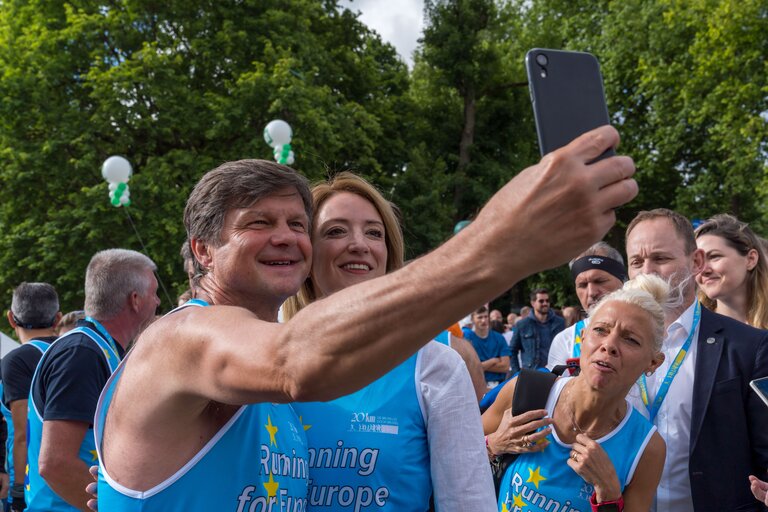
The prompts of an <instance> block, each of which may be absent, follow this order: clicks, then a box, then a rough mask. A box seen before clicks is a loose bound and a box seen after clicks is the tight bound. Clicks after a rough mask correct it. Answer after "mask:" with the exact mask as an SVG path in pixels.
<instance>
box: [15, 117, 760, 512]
mask: <svg viewBox="0 0 768 512" xmlns="http://www.w3.org/2000/svg"><path fill="white" fill-rule="evenodd" d="M602 137H604V138H605V140H604V141H603V142H602V143H603V144H608V145H610V144H609V143H610V141H611V140H612V139H611V137H612V135H611V134H610V133H609V132H606V133H604V134H602ZM578 142H579V140H577V141H576V142H575V143H574V144H572V145H571V146H568V148H566V149H565V150H563V153H562V155H563V159H562V161H557V162H556V164H555V165H554V168H555V170H554V171H550V172H558V170H559V166H570V167H574V166H575V168H578V169H579V170H580V171H582V172H583V173H587V172H592V171H595V169H594V168H593V169H590V167H594V166H588V165H586V164H585V162H586V161H590V160H591V158H593V157H589V154H590V151H595V150H596V149H599V148H596V147H593V146H594V144H592V146H590V145H589V144H586V143H583V142H582V143H581V145H580V144H579V143H578ZM597 154H599V153H597ZM597 154H595V155H594V156H597ZM620 158H621V157H616V158H614V159H607V160H606V161H605V163H601V164H595V165H603V166H615V168H616V169H619V168H621V167H622V166H626V165H628V164H627V163H626V162H625V161H623V160H619V159H620ZM536 170H537V171H538V172H543V171H542V169H541V168H537V169H536ZM625 172H628V173H630V175H631V172H630V171H628V170H627V171H625ZM566 176H568V175H567V173H564V172H563V173H561V174H560V175H559V177H558V179H565V177H566ZM587 178H589V179H587ZM577 179H582V180H585V181H586V182H591V181H595V182H596V183H600V186H596V187H595V190H594V191H593V193H592V194H591V195H590V197H592V196H594V197H595V198H596V199H594V200H595V201H598V200H599V198H600V197H602V196H601V195H600V194H599V193H598V190H600V191H605V190H606V189H610V188H611V187H610V186H606V185H605V184H603V183H602V182H601V180H605V179H606V178H605V174H602V175H601V174H600V173H599V172H595V174H594V175H593V174H584V175H583V176H581V177H580V178H579V177H569V178H568V180H571V181H569V182H568V183H563V184H560V185H558V186H560V187H564V188H563V190H567V189H568V186H575V184H576V180H577ZM627 179H628V176H626V177H624V178H621V179H620V180H619V181H625V180H627ZM530 180H531V178H530V174H525V173H522V174H521V176H520V177H518V178H516V180H515V181H516V185H517V187H507V188H505V189H502V191H501V192H500V193H499V194H500V195H499V198H498V199H493V200H491V202H490V203H489V205H488V206H486V209H484V210H483V212H485V213H482V212H481V215H480V216H479V217H478V219H477V220H476V221H475V222H473V224H472V225H471V226H470V227H468V228H467V229H466V230H465V232H463V233H461V234H459V235H457V237H455V239H454V240H452V241H449V242H448V243H447V244H446V246H445V247H446V248H445V249H442V248H441V249H438V250H436V251H435V252H434V253H432V254H430V255H427V256H425V257H423V258H421V259H419V260H416V261H415V262H412V263H410V264H409V265H407V266H406V265H404V261H403V254H404V247H403V238H402V228H401V226H400V223H399V219H398V216H397V215H396V213H395V208H394V206H393V205H392V204H390V203H389V202H388V201H387V200H386V199H385V198H384V197H383V196H382V195H381V194H380V193H379V192H378V191H377V190H376V189H375V188H374V187H373V186H371V185H370V184H369V183H367V182H366V181H365V180H363V179H362V178H360V177H358V176H355V175H353V174H350V173H341V174H339V175H338V176H336V177H334V178H332V179H330V180H328V181H327V182H323V183H320V184H317V185H316V186H315V187H313V188H312V189H310V188H309V187H308V185H307V184H306V181H305V180H304V179H303V178H302V177H301V176H300V175H299V174H298V173H295V172H294V171H292V170H290V169H288V168H286V167H283V166H280V165H277V164H273V163H270V162H264V161H252V160H246V161H239V162H230V163H227V164H224V165H222V166H220V167H219V168H217V169H214V170H213V171H211V172H209V173H208V174H206V175H205V176H204V177H203V179H202V180H201V181H200V183H198V185H197V186H196V187H195V189H194V191H193V192H192V194H191V196H190V199H189V201H188V203H187V208H186V209H185V213H184V224H185V227H186V229H187V239H186V241H185V242H184V245H183V248H182V257H183V258H184V260H185V268H186V269H187V271H188V277H189V282H190V290H189V291H188V292H185V294H184V295H183V297H182V298H181V300H180V307H179V308H178V309H177V310H174V311H173V312H172V313H171V314H169V315H166V316H165V317H163V318H161V319H156V318H155V313H156V309H157V307H158V305H159V300H158V298H157V287H158V282H157V279H156V278H155V275H154V272H155V271H156V266H155V264H154V262H153V261H152V260H151V259H150V258H149V257H147V256H146V255H143V254H141V253H138V252H135V251H130V250H125V249H107V250H104V251H100V252H98V253H97V254H95V255H94V256H93V258H92V260H91V262H90V264H89V266H88V268H87V270H86V273H85V297H86V300H85V304H84V307H83V311H75V312H71V313H68V314H67V315H64V316H62V314H61V312H60V311H59V304H58V297H57V295H56V291H55V290H54V288H53V287H52V286H51V285H50V284H47V283H36V282H29V283H21V284H20V285H19V286H18V287H17V288H16V290H15V291H14V295H13V300H12V306H11V310H10V311H9V312H8V321H9V323H10V325H11V327H12V328H13V329H14V331H15V333H16V336H17V337H18V339H19V341H21V342H22V346H21V347H19V348H18V349H16V350H14V351H13V352H12V353H11V354H9V355H8V356H6V357H5V358H3V361H2V364H1V365H0V369H2V383H3V386H4V389H3V390H2V405H3V413H4V417H5V420H4V423H5V424H6V425H7V434H6V435H7V441H8V442H7V444H4V446H6V457H5V460H6V465H5V472H4V473H2V475H3V476H2V478H3V480H2V481H0V483H1V484H2V488H0V492H2V495H3V496H5V497H6V502H7V504H6V507H8V508H10V509H12V510H31V511H36V510H85V508H86V506H88V505H90V506H93V505H94V499H93V498H94V496H96V495H98V500H99V501H98V504H99V506H100V508H101V510H120V511H122V510H126V511H128V510H182V509H184V510H229V509H231V510H237V511H238V512H240V511H245V510H270V509H271V508H270V507H272V506H273V505H274V504H276V503H279V504H280V507H281V508H280V509H281V510H283V509H287V510H308V509H310V510H311V509H327V510H348V509H354V510H356V511H357V510H372V509H377V510H414V511H416V510H418V511H426V510H430V509H434V510H438V511H441V510H457V511H459V510H473V511H474V510H499V511H507V512H508V511H513V510H515V511H521V510H525V511H528V510H566V509H568V510H588V508H587V507H591V508H592V510H624V509H625V507H626V510H647V509H652V510H657V511H670V512H672V511H674V512H685V511H694V510H696V511H701V510H703V511H706V510H737V509H738V510H765V505H768V498H767V497H766V492H767V491H768V484H766V483H765V481H766V479H767V478H766V469H767V468H768V429H766V428H765V427H766V425H768V408H766V407H765V406H764V405H763V404H762V402H761V401H760V399H759V398H758V397H757V396H756V395H755V394H754V392H753V391H752V390H751V389H750V388H749V383H750V382H751V381H752V380H754V379H756V378H761V377H766V376H768V332H766V331H765V329H766V328H768V264H767V262H768V257H767V256H766V247H765V241H764V240H762V239H760V238H759V237H758V236H757V235H756V234H755V233H753V232H752V230H751V229H750V228H749V226H747V225H746V224H744V223H743V222H740V221H739V220H738V219H736V218H734V217H732V216H730V215H725V214H723V215H718V216H715V217H713V218H711V219H709V220H707V221H706V222H704V223H703V224H702V225H700V226H699V227H698V228H697V229H696V230H695V231H694V229H693V227H692V226H691V223H690V222H689V221H688V219H686V218H684V217H682V216H681V215H679V214H677V213H676V212H673V211H670V210H667V209H657V210H652V211H646V212H640V213H639V214H638V215H637V217H636V218H635V219H634V220H633V221H632V222H631V223H630V224H629V226H628V228H627V231H626V240H625V242H626V247H625V248H624V249H625V251H624V253H625V254H626V262H625V259H624V256H622V253H621V251H619V250H617V249H616V248H613V247H611V246H610V245H608V244H606V243H604V242H598V243H594V244H593V245H591V246H590V247H588V248H587V249H584V247H585V246H587V245H588V243H589V242H594V239H595V238H596V237H595V236H594V235H595V233H596V232H597V231H600V232H599V234H600V236H602V235H604V234H605V231H606V230H607V227H608V226H609V223H607V222H606V223H605V227H604V229H603V228H601V229H600V230H597V231H596V230H594V229H591V230H586V231H585V232H584V233H581V232H578V230H573V229H572V228H570V227H561V228H553V229H559V230H560V231H559V233H553V234H550V233H547V234H546V236H544V235H542V238H540V239H539V242H538V243H539V244H540V245H539V246H537V251H538V252H537V256H536V257H531V258H528V259H525V257H524V256H521V255H520V253H519V251H518V250H517V249H515V248H508V247H507V248H502V247H499V244H498V242H497V240H498V239H499V235H500V234H501V233H506V230H507V229H508V225H506V224H505V223H504V222H505V221H506V220H509V219H511V218H513V217H514V215H515V214H518V215H519V214H521V211H506V210H509V207H508V205H509V204H511V201H512V199H513V198H516V199H519V197H518V195H516V194H520V192H519V190H524V189H525V186H527V184H529V181H530ZM555 181H556V180H555ZM582 185H583V184H582ZM603 193H607V192H603ZM625 193H628V192H625ZM630 195H631V194H630ZM526 199H527V200H529V201H533V203H532V204H533V206H531V204H528V203H525V202H524V201H521V205H524V206H519V208H521V209H523V208H524V207H525V208H528V209H529V210H530V211H529V212H528V214H530V215H531V218H534V217H536V218H537V219H538V218H539V217H541V218H540V219H539V220H537V222H539V223H540V225H539V226H538V227H540V228H541V227H543V226H552V224H551V222H550V220H551V219H549V218H545V215H544V212H548V213H547V214H548V215H553V216H555V217H554V218H557V215H558V212H556V211H552V210H553V207H552V204H550V203H548V202H546V200H544V199H541V198H539V199H538V200H539V201H540V203H537V202H536V201H535V200H533V199H530V198H526ZM622 200H627V198H624V199H622ZM608 201H609V204H611V205H612V206H616V204H613V203H616V201H618V199H615V198H612V199H610V200H608ZM513 210H514V208H513ZM609 210H610V208H605V207H604V205H598V206H597V207H595V208H594V209H593V210H584V211H583V212H582V215H583V216H584V218H585V219H586V218H587V217H590V216H594V217H595V218H601V217H600V216H602V215H605V212H606V211H609ZM502 212H503V213H502ZM534 214H537V215H534ZM502 217H504V218H502ZM612 220H613V218H612V217H610V221H611V223H612ZM585 223H586V224H589V223H588V222H585ZM595 225H596V223H595ZM535 227H536V226H526V227H521V228H520V229H521V230H523V231H522V232H523V233H528V234H530V231H526V230H527V229H531V230H533V229H534V228H535ZM573 231H576V232H575V233H573ZM548 237H555V238H556V240H554V241H553V240H547V238H548ZM569 237H573V240H574V241H573V242H569V240H570V238H569ZM468 241H472V242H473V243H471V244H469V243H467V242H468ZM569 243H570V246H569V247H570V248H571V251H570V253H569V254H571V255H573V254H576V256H575V257H573V258H572V259H571V260H570V263H569V268H570V272H571V276H572V278H573V283H574V288H575V290H576V295H577V297H578V299H579V302H580V304H579V305H578V306H573V305H561V308H560V309H555V308H554V307H553V305H552V304H551V303H550V294H549V293H548V291H547V290H546V289H543V288H537V289H533V290H531V292H530V305H526V306H524V307H521V308H520V309H516V308H515V310H514V311H509V312H507V315H506V316H505V315H504V313H505V312H504V311H500V310H491V311H489V310H488V308H487V307H486V306H482V307H479V308H476V309H473V310H472V311H471V312H470V314H469V315H468V317H467V318H466V319H465V320H464V321H462V322H461V324H462V325H461V327H462V328H461V329H457V328H456V326H453V327H451V326H450V325H449V324H450V322H449V321H448V319H455V318H458V317H459V316H461V315H462V314H466V313H467V312H468V310H469V309H471V308H474V307H476V306H477V304H481V303H483V302H486V303H487V301H488V300H489V299H492V298H493V296H498V295H499V294H500V293H502V292H503V291H504V290H505V289H507V288H508V287H509V285H511V284H512V283H514V282H515V281H517V280H519V279H520V278H521V277H523V276H524V275H527V274H529V273H531V271H533V270H536V269H540V268H544V267H546V266H547V265H549V266H551V264H555V263H562V261H561V260H560V259H558V257H557V256H553V254H555V253H557V250H558V249H559V248H560V247H561V246H564V245H567V244H569ZM547 244H549V245H547ZM504 251H508V252H507V253H505V252H504ZM566 252H567V251H566ZM481 257H482V258H486V259H487V261H485V260H484V261H483V263H482V265H488V266H489V267H491V268H492V270H495V271H496V272H495V273H494V272H479V271H478V272H475V273H473V274H471V275H470V276H468V280H470V281H471V282H470V283H468V284H467V286H466V288H462V287H461V285H460V284H455V283H451V284H449V285H443V286H442V288H441V289H440V290H435V283H439V282H446V281H445V280H444V279H443V278H445V276H448V275H451V273H452V272H456V271H457V269H459V268H463V267H462V265H464V266H468V265H479V263H477V262H478V261H479V260H480V259H481ZM516 258H517V259H516ZM520 267H522V270H520ZM478 268H480V267H478ZM494 274H495V275H508V276H509V277H506V278H505V279H503V280H502V279H498V278H497V277H495V275H494ZM432 300H439V302H438V303H435V304H432V303H431V301H432ZM280 308H282V322H276V320H277V319H278V310H279V309H280ZM366 318H367V319H368V320H367V321H362V320H363V319H366ZM451 321H452V320H451ZM441 330H442V332H440V331H441ZM436 333H439V334H437V335H436ZM433 338H434V340H435V341H434V342H428V343H427V340H430V339H433ZM137 340H138V342H136V341H137ZM425 343H426V345H424V344H425ZM254 344H255V345H254ZM422 345H424V346H423V347H422ZM254 346H256V347H258V357H253V347H254ZM473 349H474V350H473ZM121 361H122V362H121ZM529 371H532V372H533V373H539V374H542V375H544V374H547V375H548V374H550V371H553V372H556V373H557V374H559V375H562V376H561V377H560V378H558V379H557V380H556V381H553V382H554V384H552V383H549V384H548V386H551V387H547V388H546V390H545V392H544V393H543V397H544V399H545V403H541V404H539V405H538V406H536V407H531V408H527V409H524V410H516V411H513V410H512V409H513V404H515V403H516V397H517V396H518V395H524V394H527V393H529V392H530V390H531V386H532V385H531V384H529V383H527V382H530V381H527V380H524V378H525V379H528V378H529V377H527V375H530V373H529ZM518 375H519V377H518ZM524 376H526V377H524ZM481 411H484V412H483V413H482V416H481ZM254 461H260V462H259V463H255V462H254ZM97 462H98V463H99V469H98V474H97V478H98V485H97V486H95V487H94V484H91V478H92V477H91V475H90V474H89V470H88V467H89V466H91V465H95V464H97ZM225 463H226V466H225V465H224V464H225ZM492 468H495V469H499V468H501V469H499V474H498V475H497V476H498V478H496V481H495V482H494V480H493V478H492V474H491V469H492ZM202 482H205V485H206V488H215V489H217V490H218V491H219V492H220V493H221V496H226V499H224V501H222V499H223V498H221V497H220V496H219V495H218V493H210V492H200V486H201V483H202ZM493 483H496V489H495V492H494V488H493V485H492V484H493ZM86 489H88V491H86ZM97 491H98V492H97ZM755 498H757V500H756V499H755ZM758 500H759V501H758Z"/></svg>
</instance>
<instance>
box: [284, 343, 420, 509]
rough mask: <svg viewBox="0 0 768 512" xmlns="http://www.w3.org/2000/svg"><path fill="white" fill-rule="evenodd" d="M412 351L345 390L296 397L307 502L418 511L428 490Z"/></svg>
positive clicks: (316, 506)
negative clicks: (332, 396) (303, 436)
mask: <svg viewBox="0 0 768 512" xmlns="http://www.w3.org/2000/svg"><path fill="white" fill-rule="evenodd" d="M419 355H420V352H417V353H416V354H415V355H413V356H411V357H410V358H409V359H407V360H406V361H405V362H403V363H402V364H400V365H399V366H397V367H396V368H394V369H393V370H391V371H390V372H389V373H387V374H385V375H384V376H383V377H381V378H379V379H378V380H376V381H375V382H373V383H371V384H369V385H367V386H366V387H364V388H363V389H361V390H358V391H356V392H354V393H352V394H350V395H346V396H343V397H341V398H337V399H336V400H332V401H330V402H309V403H296V404H294V408H295V409H296V412H297V413H298V414H299V418H300V420H301V422H302V424H303V428H304V429H305V430H306V433H307V441H308V442H309V472H310V474H309V476H310V479H309V510H340V511H341V510H343V511H350V512H360V511H363V510H364V511H373V510H380V511H398V512H405V511H414V512H416V511H418V512H423V511H426V510H427V509H428V508H429V498H430V495H431V494H432V481H431V478H430V459H429V446H428V443H427V430H426V423H425V420H424V414H423V412H422V407H421V405H420V400H419V390H418V388H417V373H418V372H417V368H418V367H419Z"/></svg>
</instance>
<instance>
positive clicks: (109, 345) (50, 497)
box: [24, 319, 120, 512]
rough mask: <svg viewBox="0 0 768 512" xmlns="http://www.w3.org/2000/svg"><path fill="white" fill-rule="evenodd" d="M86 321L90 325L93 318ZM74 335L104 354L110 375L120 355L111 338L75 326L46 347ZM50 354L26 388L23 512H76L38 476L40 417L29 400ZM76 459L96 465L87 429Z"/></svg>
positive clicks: (39, 363)
mask: <svg viewBox="0 0 768 512" xmlns="http://www.w3.org/2000/svg"><path fill="white" fill-rule="evenodd" d="M88 320H89V321H91V322H94V320H93V319H88ZM95 325H96V327H97V329H98V330H99V331H101V330H102V329H103V327H102V326H101V325H100V324H98V323H96V324H95ZM77 333H82V334H85V335H86V336H87V337H88V338H89V339H90V340H92V341H93V342H94V343H95V344H96V345H98V347H99V348H100V349H101V350H100V353H102V354H103V355H104V358H105V359H106V361H107V364H108V365H109V368H110V370H111V371H113V372H114V371H115V369H116V368H117V365H118V364H119V363H120V356H119V354H118V353H117V350H116V349H115V347H114V346H113V341H112V340H111V338H110V339H107V338H105V337H104V335H103V334H101V333H97V332H96V331H94V330H93V329H91V328H89V327H76V328H75V329H73V330H71V331H69V332H68V333H67V334H66V335H65V336H63V337H61V338H58V339H57V340H56V341H54V342H53V343H51V345H50V347H53V346H54V345H55V344H56V343H58V342H59V341H60V340H62V339H65V338H67V337H68V336H70V335H72V334H77ZM104 333H106V330H104ZM107 335H108V333H107ZM50 347H49V348H50ZM50 353H51V352H50V350H47V351H46V352H45V354H43V357H42V358H41V359H40V361H39V362H38V364H37V368H36V369H35V374H34V375H33V376H32V385H31V386H30V391H29V402H28V403H29V405H28V407H27V475H26V479H25V484H26V485H25V486H24V498H25V500H26V502H27V508H26V510H27V512H58V511H67V512H69V511H76V510H78V509H77V508H75V507H73V506H72V505H70V504H69V503H67V502H66V501H64V500H63V499H62V498H61V497H60V496H59V495H58V494H56V493H55V492H54V491H53V489H51V488H50V487H49V486H48V484H47V483H46V481H45V480H44V479H43V477H42V476H40V466H39V464H38V460H39V458H40V444H41V442H42V440H43V416H42V413H41V411H40V410H39V408H38V406H37V404H35V401H34V399H33V397H32V388H33V387H34V383H35V379H36V378H37V373H38V372H39V371H40V368H41V367H42V366H43V362H44V361H45V359H46V357H47V356H48V355H49V354H50ZM78 456H79V457H80V459H81V460H82V461H83V462H84V463H85V464H86V465H87V466H89V467H90V466H92V465H94V464H96V463H97V458H96V443H95V442H94V438H93V430H92V429H91V428H89V429H88V432H86V433H85V438H84V439H83V443H82V444H81V445H80V450H79V452H78Z"/></svg>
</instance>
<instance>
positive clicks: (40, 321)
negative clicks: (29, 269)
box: [11, 282, 59, 328]
mask: <svg viewBox="0 0 768 512" xmlns="http://www.w3.org/2000/svg"><path fill="white" fill-rule="evenodd" d="M58 312H59V296H58V294H57V293H56V289H55V288H54V287H53V286H51V285H50V284H48V283H26V282H25V283H21V284H20V285H19V286H17V287H16V289H15V290H13V299H11V313H13V316H14V317H16V319H17V320H18V321H20V322H21V323H24V324H27V325H35V326H39V327H40V328H45V327H52V326H53V322H54V320H56V313H58Z"/></svg>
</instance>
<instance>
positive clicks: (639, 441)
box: [498, 378, 656, 512]
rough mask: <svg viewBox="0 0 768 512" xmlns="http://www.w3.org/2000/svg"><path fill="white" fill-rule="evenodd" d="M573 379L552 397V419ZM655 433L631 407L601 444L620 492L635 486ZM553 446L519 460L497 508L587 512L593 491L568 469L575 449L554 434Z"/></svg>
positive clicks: (560, 385)
mask: <svg viewBox="0 0 768 512" xmlns="http://www.w3.org/2000/svg"><path fill="white" fill-rule="evenodd" d="M569 380H570V378H561V379H558V381H557V382H555V386H554V387H553V388H552V391H551V392H550V395H549V400H548V402H547V410H548V411H549V416H550V417H551V416H552V414H553V411H554V408H555V404H556V403H557V398H558V396H559V395H560V392H561V391H562V390H563V387H565V383H566V382H568V381H569ZM655 431H656V427H654V426H653V425H652V424H651V423H650V422H648V420H646V419H645V418H644V417H643V415H642V414H640V413H639V412H637V411H636V410H635V409H634V408H633V407H632V405H630V404H629V402H627V414H626V415H625V416H624V419H623V420H622V421H621V423H619V424H618V425H617V426H616V428H614V429H613V430H612V431H611V432H609V433H608V434H606V435H605V436H603V437H601V438H600V439H598V440H597V442H598V443H599V444H600V446H601V447H602V448H603V449H604V450H605V451H606V452H607V453H608V457H610V459H611V462H612V463H613V467H614V468H615V469H616V475H617V476H618V478H619V485H620V486H621V489H622V491H623V490H624V487H626V485H627V484H628V483H629V482H630V481H631V480H632V476H633V475H634V472H635V469H636V468H637V464H638V463H639V462H640V458H641V457H642V455H643V451H644V450H645V447H646V446H647V445H648V442H649V441H650V439H651V436H653V433H654V432H655ZM547 439H548V440H549V443H550V444H549V445H548V446H547V447H546V448H545V449H544V451H541V452H535V453H525V454H522V455H520V456H519V457H518V458H517V459H515V461H514V462H513V463H512V465H510V467H509V468H508V469H507V472H506V473H505V474H504V478H503V479H502V481H501V486H500V487H499V489H500V491H499V500H498V508H499V510H500V511H505V512H522V511H524V512H547V511H552V510H558V511H560V512H563V511H567V512H589V511H590V510H592V508H591V506H590V504H589V498H590V496H592V492H593V490H594V489H593V487H592V486H591V485H590V484H588V483H587V482H585V481H584V480H583V479H582V478H581V477H580V476H579V475H578V474H577V473H576V472H575V471H574V470H573V469H571V467H570V466H568V464H567V463H566V461H567V460H568V457H569V456H570V452H571V445H569V444H565V443H563V442H562V441H560V439H559V438H558V436H557V433H556V432H555V431H554V430H552V433H550V434H549V435H548V436H547Z"/></svg>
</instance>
